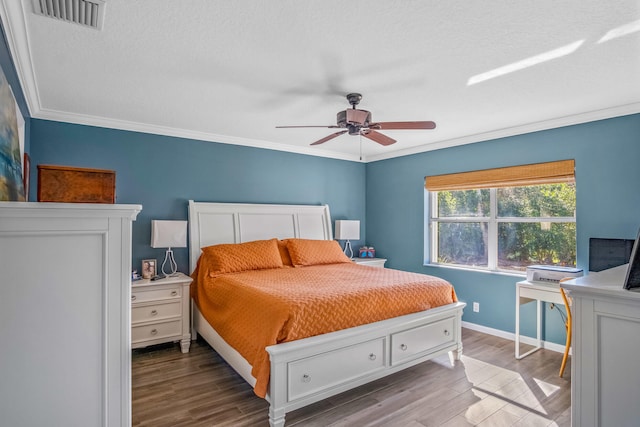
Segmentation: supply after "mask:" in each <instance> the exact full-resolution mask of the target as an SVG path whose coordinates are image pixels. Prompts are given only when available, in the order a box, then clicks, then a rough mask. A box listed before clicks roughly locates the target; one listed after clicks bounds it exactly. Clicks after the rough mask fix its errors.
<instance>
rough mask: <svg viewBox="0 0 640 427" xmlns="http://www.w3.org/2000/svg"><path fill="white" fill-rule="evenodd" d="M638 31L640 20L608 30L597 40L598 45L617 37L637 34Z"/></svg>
mask: <svg viewBox="0 0 640 427" xmlns="http://www.w3.org/2000/svg"><path fill="white" fill-rule="evenodd" d="M638 31H640V19H638V20H637V21H633V22H630V23H628V24H625V25H621V26H619V27H617V28H614V29H612V30H610V31H609V32H607V34H605V35H604V36H602V38H601V39H600V40H598V43H604V42H608V41H609V40H613V39H617V38H618V37H623V36H626V35H629V34H632V33H637V32H638Z"/></svg>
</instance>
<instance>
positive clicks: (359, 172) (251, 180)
mask: <svg viewBox="0 0 640 427" xmlns="http://www.w3.org/2000/svg"><path fill="white" fill-rule="evenodd" d="M31 164H32V171H33V174H32V182H33V183H34V184H35V182H36V181H35V180H36V179H37V167H36V165H38V164H53V165H65V166H76V167H86V168H96V169H110V170H115V171H116V202H117V203H131V204H141V205H142V206H143V209H142V212H141V213H140V214H139V215H138V219H137V220H136V221H135V222H134V224H133V261H132V262H133V266H134V268H136V267H138V266H139V265H140V262H141V260H142V259H146V258H156V259H157V260H158V263H161V262H162V259H163V258H164V250H163V249H153V248H151V247H150V246H149V243H150V239H151V220H152V219H187V203H188V200H190V199H193V200H196V201H216V202H242V203H278V204H328V205H329V207H330V209H331V215H332V218H333V219H334V220H335V219H359V220H360V221H361V229H362V233H361V234H362V236H361V237H362V240H361V241H359V242H354V246H355V247H358V246H357V245H358V244H359V243H360V242H362V243H364V240H365V238H366V235H365V232H364V230H365V227H366V220H365V165H364V164H361V163H355V162H348V161H343V160H332V159H325V158H320V157H313V156H305V155H301V154H292V153H285V152H280V151H273V150H263V149H258V148H250V147H241V146H236V145H228V144H217V143H212V142H203V141H195V140H189V139H181V138H173V137H166V136H158V135H151V134H145V133H137V132H128V131H120V130H115V129H106V128H98V127H92V126H82V125H73V124H69V123H60V122H52V121H46V120H37V119H32V120H31ZM35 187H36V186H35V185H32V189H31V200H36V194H37V193H36V191H37V189H36V188H35ZM174 253H175V257H176V262H177V263H178V267H179V270H180V271H183V272H185V273H188V250H187V249H175V250H174Z"/></svg>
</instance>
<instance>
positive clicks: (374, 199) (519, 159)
mask: <svg viewBox="0 0 640 427" xmlns="http://www.w3.org/2000/svg"><path fill="white" fill-rule="evenodd" d="M563 159H575V161H576V193H577V194H576V197H577V208H576V221H577V224H576V228H577V251H578V252H577V255H578V266H579V267H581V268H584V269H585V271H586V270H587V268H588V257H589V253H588V245H589V238H590V237H608V238H628V239H633V238H635V236H636V233H637V231H638V227H640V191H638V185H639V184H640V166H639V162H640V115H638V114H636V115H631V116H625V117H618V118H613V119H608V120H602V121H597V122H591V123H586V124H581V125H575V126H568V127H563V128H559V129H552V130H547V131H541V132H535V133H530V134H525V135H518V136H514V137H509V138H503V139H498V140H492V141H486V142H480V143H475V144H470V145H465V146H459V147H452V148H448V149H442V150H436V151H431V152H426V153H421V154H415V155H411V156H406V157H399V158H395V159H389V160H383V161H379V162H373V163H369V164H367V168H366V169H367V170H366V176H367V197H366V205H367V209H366V210H367V239H368V241H369V242H371V243H372V244H374V245H375V246H376V249H377V251H378V252H377V253H379V254H380V256H383V257H385V258H388V259H389V262H388V266H389V267H392V268H398V269H402V270H409V271H415V272H421V273H427V274H433V275H436V276H440V277H443V278H445V279H447V280H449V281H451V282H452V283H453V284H454V285H455V287H456V291H457V293H458V296H459V298H460V299H461V300H463V301H467V302H469V303H470V302H472V301H477V302H479V303H480V312H479V313H473V312H472V310H471V309H470V308H467V309H466V310H465V314H464V320H466V321H468V322H472V323H476V324H480V325H483V326H487V327H490V328H495V329H500V330H503V331H508V332H513V331H514V329H515V310H514V301H515V286H514V285H515V282H516V281H518V280H520V279H521V277H514V276H512V275H501V274H492V273H480V272H472V271H462V270H455V269H451V268H444V267H432V266H423V259H424V258H423V256H424V250H423V248H424V246H423V244H424V197H425V191H424V187H423V185H424V177H425V176H428V175H438V174H443V173H453V172H461V171H469V170H479V169H488V168H493V167H501V166H511V165H520V164H527V163H539V162H546V161H554V160H563ZM529 305H531V304H529ZM527 309H529V310H531V308H530V307H527ZM547 310H548V309H547ZM532 313H533V312H532ZM523 316H525V317H529V318H530V317H532V316H533V315H531V316H529V315H528V313H527V312H526V311H524V312H523ZM545 320H546V322H545V336H546V339H547V340H549V341H552V342H556V343H564V339H565V334H564V326H563V323H562V322H561V320H560V316H559V313H558V312H549V311H547V313H546V316H545ZM531 329H532V324H529V325H525V328H524V332H529V333H530V332H531Z"/></svg>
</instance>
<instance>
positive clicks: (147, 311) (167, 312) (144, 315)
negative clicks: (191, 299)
mask: <svg viewBox="0 0 640 427" xmlns="http://www.w3.org/2000/svg"><path fill="white" fill-rule="evenodd" d="M181 314H182V306H181V304H180V301H176V302H170V303H168V304H153V305H143V306H139V305H137V306H134V307H132V308H131V323H132V324H136V323H140V322H147V321H156V320H162V319H169V318H171V317H180V315H181Z"/></svg>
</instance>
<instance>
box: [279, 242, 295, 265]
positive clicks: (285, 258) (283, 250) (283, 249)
mask: <svg viewBox="0 0 640 427" xmlns="http://www.w3.org/2000/svg"><path fill="white" fill-rule="evenodd" d="M278 250H279V251H280V258H282V265H284V266H285V267H293V263H292V262H291V256H289V249H287V239H285V240H278Z"/></svg>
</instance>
